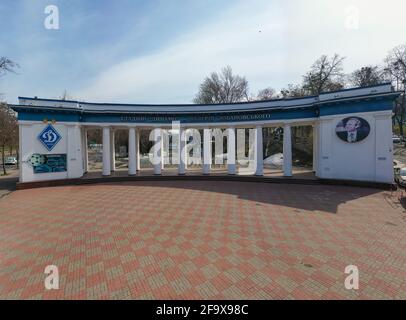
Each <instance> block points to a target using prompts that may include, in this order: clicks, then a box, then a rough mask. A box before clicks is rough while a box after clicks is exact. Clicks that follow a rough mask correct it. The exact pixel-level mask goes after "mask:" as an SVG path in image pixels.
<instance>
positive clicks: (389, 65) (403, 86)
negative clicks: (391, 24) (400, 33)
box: [384, 44, 406, 136]
mask: <svg viewBox="0 0 406 320" xmlns="http://www.w3.org/2000/svg"><path fill="white" fill-rule="evenodd" d="M385 64H386V67H385V70H384V71H385V74H386V75H387V76H388V77H389V78H390V80H391V81H392V83H393V85H394V86H395V89H396V90H397V91H402V94H401V96H400V97H399V99H398V100H397V101H396V104H395V110H394V113H395V115H394V118H395V120H396V121H397V122H398V125H399V131H400V134H401V136H403V123H404V121H405V118H406V117H405V113H406V44H403V45H400V46H397V47H395V48H393V49H392V50H391V51H390V52H389V54H388V56H387V57H386V59H385Z"/></svg>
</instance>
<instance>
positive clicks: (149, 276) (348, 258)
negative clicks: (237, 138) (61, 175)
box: [0, 181, 406, 299]
mask: <svg viewBox="0 0 406 320" xmlns="http://www.w3.org/2000/svg"><path fill="white" fill-rule="evenodd" d="M405 248H406V213H405V210H404V209H403V207H402V205H401V204H400V203H399V201H398V198H397V194H396V193H393V194H391V193H390V192H386V191H380V190H375V189H363V188H354V187H339V186H302V185H278V184H261V183H237V182H209V181H200V182H198V181H195V182H193V181H172V182H169V181H168V182H164V181H162V182H137V183H120V184H100V185H89V186H67V187H57V188H43V189H32V190H23V191H17V192H14V193H11V194H9V195H7V196H5V197H3V198H2V199H0V298H3V299H199V298H202V299H352V298H355V299H359V298H363V299H386V298H389V299H391V298H397V299H405V298H406V281H405V278H406V267H405V266H406V250H405ZM51 264H52V265H56V266H58V268H59V275H60V289H59V290H45V288H44V279H45V277H46V275H45V274H44V269H45V267H46V266H47V265H51ZM347 265H356V266H358V268H359V271H360V288H359V290H353V291H350V290H347V289H345V288H344V280H345V277H346V276H347V275H346V274H345V273H344V269H345V267H346V266H347Z"/></svg>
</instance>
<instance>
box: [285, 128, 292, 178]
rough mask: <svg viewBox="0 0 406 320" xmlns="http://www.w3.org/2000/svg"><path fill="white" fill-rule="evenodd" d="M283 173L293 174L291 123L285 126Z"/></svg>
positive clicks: (287, 175) (288, 175)
mask: <svg viewBox="0 0 406 320" xmlns="http://www.w3.org/2000/svg"><path fill="white" fill-rule="evenodd" d="M283 175H284V176H285V177H291V176H292V133H291V128H290V124H285V126H284V128H283Z"/></svg>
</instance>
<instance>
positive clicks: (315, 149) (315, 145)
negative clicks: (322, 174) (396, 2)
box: [313, 123, 318, 175]
mask: <svg viewBox="0 0 406 320" xmlns="http://www.w3.org/2000/svg"><path fill="white" fill-rule="evenodd" d="M317 160H318V133H317V124H316V123H315V124H314V125H313V171H314V172H315V173H316V175H317Z"/></svg>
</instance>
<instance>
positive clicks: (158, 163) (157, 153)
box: [153, 128, 162, 175]
mask: <svg viewBox="0 0 406 320" xmlns="http://www.w3.org/2000/svg"><path fill="white" fill-rule="evenodd" d="M153 133H154V148H153V149H154V157H155V159H154V161H155V163H154V174H155V175H160V174H161V173H162V135H161V129H160V128H155V129H154V130H153Z"/></svg>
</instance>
